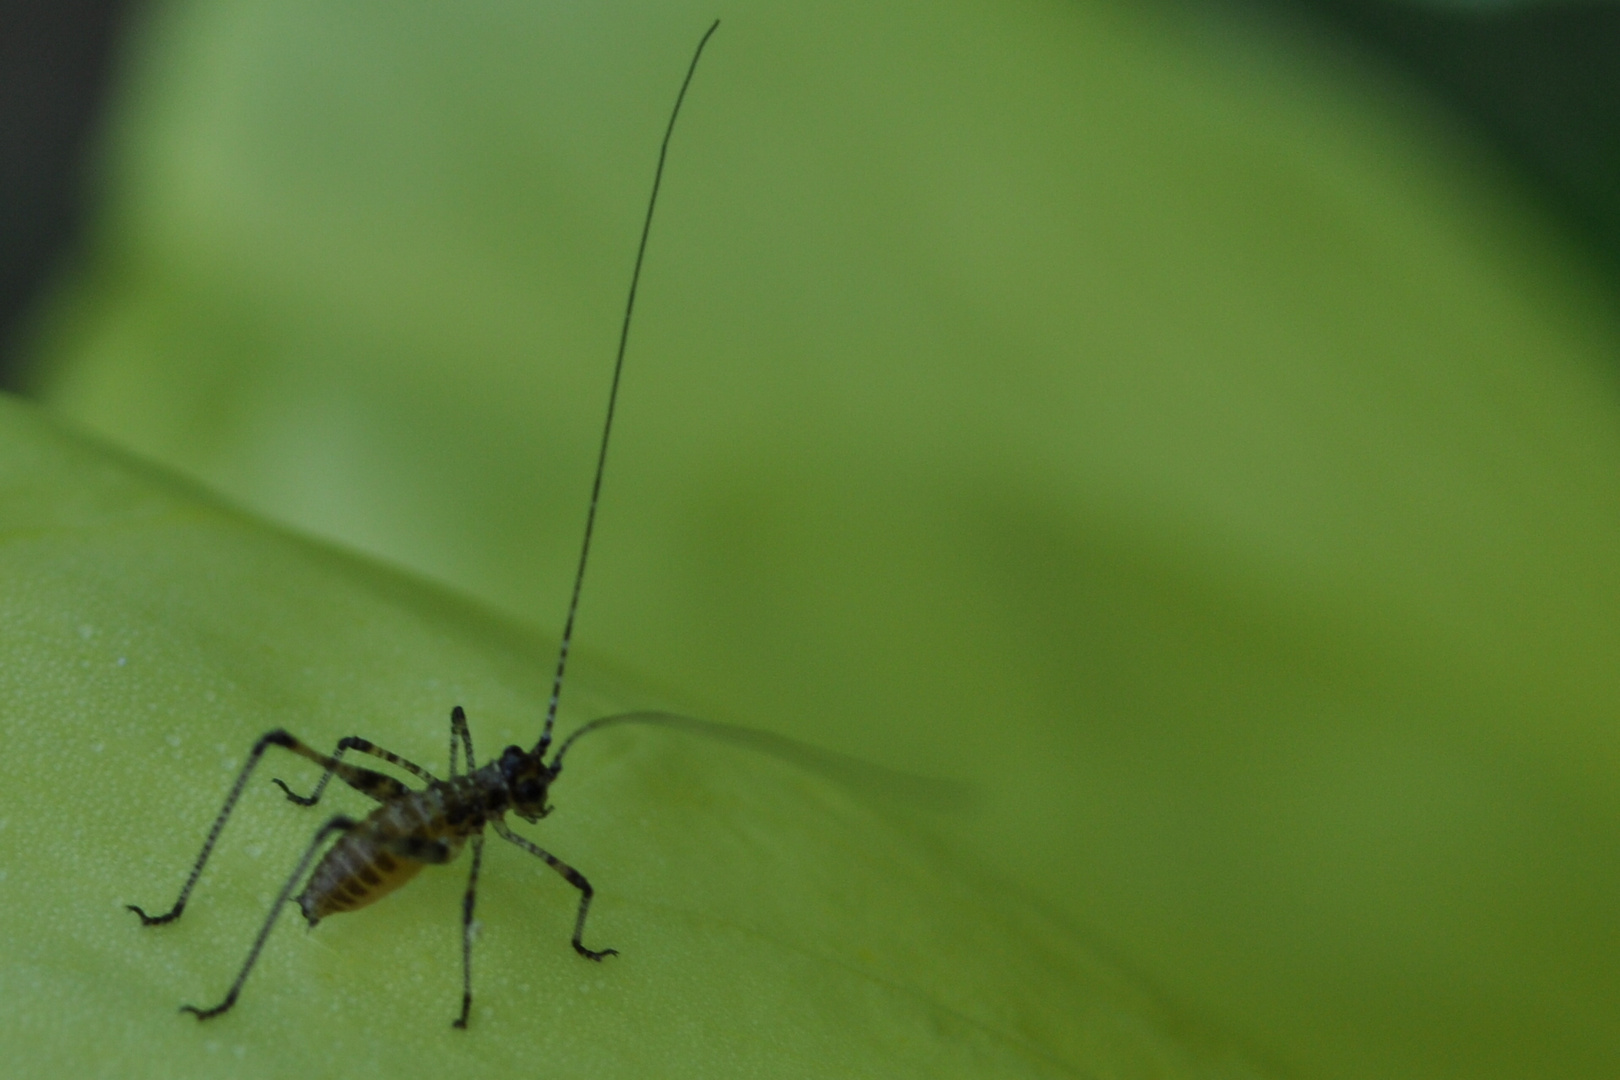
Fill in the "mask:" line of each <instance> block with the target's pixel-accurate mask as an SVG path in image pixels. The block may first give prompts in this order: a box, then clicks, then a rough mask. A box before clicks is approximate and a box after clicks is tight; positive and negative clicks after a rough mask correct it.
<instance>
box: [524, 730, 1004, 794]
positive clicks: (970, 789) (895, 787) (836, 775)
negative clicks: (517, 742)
mask: <svg viewBox="0 0 1620 1080" xmlns="http://www.w3.org/2000/svg"><path fill="white" fill-rule="evenodd" d="M620 724H647V725H650V726H653V727H662V728H669V729H672V730H674V731H680V732H685V733H688V734H692V735H701V736H703V737H704V738H706V739H714V740H717V741H719V742H724V743H730V744H731V745H733V746H740V747H742V748H743V749H745V750H752V751H754V752H756V753H761V754H768V755H770V756H771V757H774V758H776V759H777V760H779V761H785V762H787V763H788V764H790V765H795V766H797V767H799V768H801V769H804V770H806V771H807V772H811V773H815V774H816V775H818V776H823V777H826V778H827V779H828V780H831V781H833V782H834V783H836V784H838V785H839V786H841V787H843V788H844V789H846V790H848V791H850V792H852V793H854V794H856V795H859V796H861V797H862V798H864V799H865V800H866V801H868V802H876V803H887V804H893V805H896V806H904V807H907V808H910V809H916V810H926V811H929V812H932V813H943V812H947V811H970V810H975V809H978V807H979V803H980V799H979V791H978V789H977V788H976V787H974V785H972V784H967V783H963V782H961V781H959V780H942V779H938V778H935V777H930V776H917V775H915V774H912V773H907V772H900V771H899V770H896V769H890V768H886V767H884V766H882V765H874V764H872V763H870V762H867V761H862V760H861V759H860V758H856V757H850V756H849V755H848V754H840V753H838V752H837V751H835V750H823V749H822V748H821V747H819V746H812V745H810V744H809V743H803V742H800V741H799V740H797V739H790V738H788V737H787V736H786V735H776V734H773V733H772V732H769V731H755V730H753V729H752V728H745V727H737V726H735V725H733V724H719V723H716V722H714V721H713V720H699V719H697V718H696V717H692V716H681V715H679V714H678V713H667V712H631V713H619V714H617V715H614V716H603V717H599V718H597V719H595V720H592V721H591V722H590V723H588V724H584V725H582V726H581V727H580V728H578V729H577V730H576V731H575V732H574V733H573V734H572V735H570V736H568V738H566V739H564V740H563V742H562V745H561V746H559V747H558V748H557V754H556V756H555V757H553V758H552V759H551V764H550V766H548V768H547V771H548V772H550V774H551V776H552V779H556V777H557V775H558V774H559V773H561V772H562V766H563V757H564V756H565V755H566V754H567V753H568V749H569V747H571V746H573V745H574V743H576V742H577V741H579V739H580V738H581V737H583V736H585V735H590V734H592V733H593V732H597V731H600V730H602V729H603V728H607V727H617V726H618V725H620Z"/></svg>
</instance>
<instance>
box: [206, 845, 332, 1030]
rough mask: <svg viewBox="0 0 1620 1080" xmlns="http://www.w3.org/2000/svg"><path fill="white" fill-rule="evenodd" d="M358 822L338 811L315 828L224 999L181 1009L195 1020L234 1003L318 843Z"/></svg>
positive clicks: (312, 856) (318, 846) (216, 1013)
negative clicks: (202, 1007) (210, 1003)
mask: <svg viewBox="0 0 1620 1080" xmlns="http://www.w3.org/2000/svg"><path fill="white" fill-rule="evenodd" d="M358 824H359V823H358V822H357V821H355V820H354V819H353V818H351V817H345V816H344V815H342V814H339V815H337V816H336V817H334V818H332V819H331V820H330V821H328V822H327V823H326V824H325V825H322V826H321V827H320V829H318V830H317V831H316V833H315V839H313V840H311V841H310V842H309V847H307V848H305V849H304V855H303V858H301V859H299V860H298V866H297V867H295V868H294V869H293V872H292V874H291V876H289V877H288V878H287V884H285V885H283V886H282V887H281V893H280V895H278V896H277V897H276V902H275V903H274V904H272V905H270V914H269V915H267V916H265V920H264V925H263V926H262V927H260V928H259V936H258V937H256V938H254V939H253V947H252V948H251V949H249V950H248V954H247V959H246V960H245V961H243V963H242V970H241V971H239V972H237V975H236V981H235V982H233V983H231V988H230V990H228V991H226V993H225V1000H224V1001H222V1002H220V1003H219V1004H218V1005H215V1006H214V1007H213V1008H211V1009H199V1008H197V1006H195V1005H182V1006H180V1011H181V1012H188V1013H191V1014H192V1015H193V1016H195V1017H196V1018H197V1019H198V1020H207V1019H210V1018H212V1017H215V1016H218V1015H219V1014H220V1013H222V1012H224V1011H225V1010H226V1009H229V1008H230V1007H231V1006H232V1005H235V1004H236V997H237V995H238V994H240V993H241V992H242V984H243V983H245V982H247V977H248V972H250V971H252V970H253V965H254V963H255V962H256V961H257V960H258V959H259V951H260V950H261V949H263V948H264V943H265V940H266V939H267V938H269V937H270V930H271V928H272V927H274V926H275V925H276V917H277V916H279V915H280V914H281V909H282V907H283V906H284V905H285V904H286V903H287V898H288V897H289V896H291V895H292V891H293V888H294V886H296V885H297V884H298V883H299V881H301V880H303V877H304V872H305V871H306V870H308V869H309V864H310V863H311V862H312V861H313V860H314V858H315V852H316V851H318V850H320V846H321V845H322V844H323V843H325V842H326V838H327V837H328V836H331V835H332V834H333V833H346V832H348V831H349V830H350V829H353V828H354V827H355V826H356V825H358Z"/></svg>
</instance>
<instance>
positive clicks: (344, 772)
mask: <svg viewBox="0 0 1620 1080" xmlns="http://www.w3.org/2000/svg"><path fill="white" fill-rule="evenodd" d="M285 745H286V747H287V749H289V750H291V751H292V752H293V753H295V754H297V755H298V756H299V757H304V758H308V759H309V760H310V761H313V762H314V763H315V764H317V765H319V766H321V768H322V769H324V770H325V771H324V772H323V773H321V778H320V780H318V781H316V783H315V790H314V791H311V792H310V793H309V794H308V795H294V794H293V791H292V788H290V787H288V786H287V785H286V783H285V782H283V781H281V780H275V779H272V780H271V783H273V784H275V785H276V786H277V787H279V788H280V789H281V790H282V791H284V792H286V793H287V799H288V801H290V802H295V803H297V804H298V805H299V806H314V805H315V804H316V803H318V802H320V801H321V794H322V793H323V792H325V791H326V785H327V784H330V783H331V782H332V777H333V776H334V775H336V776H338V777H340V778H341V779H342V780H343V782H344V783H345V784H348V785H349V786H350V787H352V788H354V789H355V790H356V791H358V792H360V793H361V794H362V795H369V796H371V797H372V798H373V799H376V800H377V801H378V802H387V801H388V800H389V799H392V798H394V797H396V796H399V795H405V794H407V793H409V792H410V790H411V789H410V788H408V787H406V786H405V785H404V784H402V783H400V782H399V781H398V780H395V779H394V778H393V777H392V776H387V775H384V774H383V773H380V772H373V771H372V770H370V769H362V768H360V767H359V766H357V765H350V764H348V763H347V762H345V761H344V760H343V755H344V754H346V753H348V752H349V751H350V750H358V751H360V752H361V753H362V754H370V755H371V756H372V757H376V758H381V759H382V760H384V761H386V762H388V764H390V765H393V766H396V767H398V768H401V769H404V770H405V771H406V772H408V773H410V774H411V775H412V776H414V777H416V778H417V779H419V780H421V781H422V782H424V783H428V784H431V783H433V780H434V777H433V774H432V773H430V772H428V771H427V770H426V769H424V768H422V766H420V765H418V764H416V763H415V762H413V761H406V760H405V759H404V758H402V757H400V756H399V755H398V754H396V753H394V752H392V751H390V750H384V749H383V748H382V747H380V746H378V745H377V744H376V743H374V742H372V741H371V740H370V739H362V738H361V737H360V736H358V735H350V736H348V737H347V738H343V739H339V740H338V744H337V750H336V751H335V752H334V753H333V754H332V756H331V757H327V756H326V755H325V754H323V753H321V752H320V751H319V750H316V749H315V748H314V747H311V746H306V745H305V744H304V743H301V742H299V741H298V740H297V739H294V740H293V741H292V742H291V743H287V744H285Z"/></svg>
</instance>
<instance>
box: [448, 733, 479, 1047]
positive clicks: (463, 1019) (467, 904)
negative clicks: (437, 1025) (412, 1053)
mask: <svg viewBox="0 0 1620 1080" xmlns="http://www.w3.org/2000/svg"><path fill="white" fill-rule="evenodd" d="M456 711H457V712H458V713H459V712H460V711H461V710H460V709H459V708H458V709H457V710H456ZM483 861H484V834H483V833H482V832H475V833H473V836H472V871H471V872H470V873H469V874H468V875H467V894H466V895H465V896H463V897H462V898H461V1015H460V1016H459V1017H457V1018H456V1020H455V1022H454V1023H452V1024H451V1025H450V1026H451V1027H458V1028H463V1029H465V1028H466V1026H467V1014H468V1013H470V1012H471V1011H472V947H473V905H474V904H475V903H477V902H478V867H479V866H480V864H482V863H483Z"/></svg>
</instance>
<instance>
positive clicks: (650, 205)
mask: <svg viewBox="0 0 1620 1080" xmlns="http://www.w3.org/2000/svg"><path fill="white" fill-rule="evenodd" d="M719 28H720V20H719V19H716V20H714V22H713V23H712V24H711V25H710V26H709V28H708V29H707V30H705V31H704V32H703V37H702V39H701V40H700V41H698V45H697V48H696V49H695V50H694V51H693V53H692V62H691V63H690V64H688V65H687V68H686V78H685V79H683V80H682V81H681V90H680V93H678V94H676V95H675V107H674V108H673V109H671V110H670V112H669V124H668V125H667V126H666V127H665V128H664V141H663V143H662V144H661V145H660V146H659V148H658V168H657V169H656V170H655V171H654V172H653V183H652V195H651V196H650V197H649V198H648V199H647V216H646V218H645V220H643V221H642V223H641V243H640V244H639V245H638V246H637V247H636V265H635V269H634V270H632V271H631V272H630V296H629V298H628V299H627V300H626V301H625V304H624V324H623V325H622V326H621V327H620V328H619V351H618V355H617V356H616V357H615V358H614V361H613V385H612V387H611V388H610V389H609V390H608V406H607V420H606V422H605V423H603V425H602V445H601V447H600V448H599V449H598V450H597V452H596V478H595V479H594V480H592V481H591V504H590V509H589V510H587V511H586V512H585V539H584V541H583V542H582V543H581V544H580V548H579V568H578V569H577V570H575V571H574V592H573V596H572V597H571V598H570V599H569V601H568V618H567V619H566V620H565V621H564V622H563V632H562V644H561V645H560V646H559V647H558V649H557V673H556V675H555V676H554V677H553V679H552V681H551V700H550V701H549V702H548V703H547V704H546V726H545V727H544V728H543V729H542V730H541V732H540V741H539V742H538V743H536V744H535V747H534V753H536V754H538V755H541V756H544V754H545V752H546V749H547V748H548V747H549V746H550V745H551V729H552V726H553V725H554V724H555V723H556V722H557V703H558V702H559V701H560V700H561V699H562V684H563V673H564V672H565V671H566V670H567V669H568V646H569V644H570V643H571V642H572V641H573V639H574V615H575V613H576V612H578V611H579V590H580V586H581V585H583V584H584V583H585V563H586V560H588V559H589V558H590V554H591V531H592V529H593V528H595V526H596V505H597V503H598V502H599V501H600V499H601V496H602V473H603V470H604V469H605V468H606V467H607V452H608V438H609V436H611V435H612V434H613V409H614V406H615V405H617V404H618V400H619V375H620V373H621V372H623V371H624V350H625V346H626V345H628V344H629V342H630V317H631V316H632V315H633V314H634V313H635V310H636V286H637V285H638V284H639V283H640V281H641V264H642V261H643V260H644V259H645V258H646V255H647V237H648V236H649V235H651V233H652V220H653V209H654V208H655V207H656V206H657V205H658V186H659V184H661V183H662V182H663V179H664V159H665V158H667V157H668V156H669V140H670V136H672V135H674V134H675V120H676V118H677V117H679V116H680V115H681V102H683V101H685V100H686V88H687V87H689V86H691V85H692V76H693V75H694V74H695V73H696V72H697V66H698V60H699V59H701V58H702V56H703V47H704V46H705V45H707V44H708V43H709V38H711V37H713V36H714V32H715V31H716V30H718V29H719Z"/></svg>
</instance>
